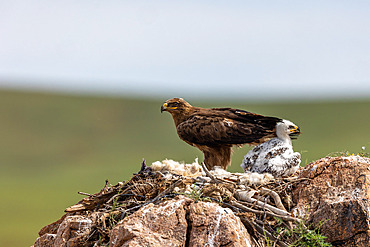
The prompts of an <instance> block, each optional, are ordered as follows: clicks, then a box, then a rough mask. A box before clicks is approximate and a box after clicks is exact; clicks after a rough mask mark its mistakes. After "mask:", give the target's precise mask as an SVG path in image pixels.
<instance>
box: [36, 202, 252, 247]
mask: <svg viewBox="0 0 370 247" xmlns="http://www.w3.org/2000/svg"><path fill="white" fill-rule="evenodd" d="M94 218H99V217H93V216H89V217H86V216H81V215H77V216H67V217H65V218H64V220H63V221H61V222H58V223H57V224H52V226H56V225H58V230H57V231H56V233H54V234H52V233H45V234H43V235H41V236H40V237H39V238H38V239H37V240H36V242H35V245H34V247H41V246H88V245H86V239H87V238H88V236H89V235H90V234H91V226H92V225H93V224H96V223H97V222H95V221H94ZM49 228H50V227H49ZM109 246H111V247H118V246H125V247H134V246H135V247H136V246H153V247H156V246H158V247H163V246H189V247H191V246H194V247H197V246H199V247H200V246H202V247H203V246H228V247H232V246H254V245H253V244H252V240H251V237H250V236H249V234H248V231H247V230H246V229H245V227H244V225H243V224H242V222H241V221H240V219H239V217H237V216H235V214H234V213H233V212H232V211H231V210H230V209H226V208H222V207H221V206H219V205H218V204H216V203H211V202H195V201H194V200H192V199H189V198H187V197H184V196H178V197H177V198H176V199H173V200H168V201H164V202H162V203H160V204H158V205H154V204H152V203H150V204H148V205H146V206H144V207H142V208H141V209H140V210H138V211H136V212H135V213H134V214H132V215H130V216H128V217H126V218H125V219H123V220H122V221H120V222H118V223H117V224H116V225H115V227H114V228H113V229H112V230H111V232H110V242H109Z"/></svg>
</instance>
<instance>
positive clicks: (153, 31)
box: [0, 0, 370, 100]
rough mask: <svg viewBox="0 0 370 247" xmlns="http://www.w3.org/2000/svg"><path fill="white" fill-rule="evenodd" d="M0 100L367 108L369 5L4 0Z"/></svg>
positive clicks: (1, 7) (0, 19)
mask: <svg viewBox="0 0 370 247" xmlns="http://www.w3.org/2000/svg"><path fill="white" fill-rule="evenodd" d="M0 10H1V15H0V88H1V87H26V88H36V89H47V90H64V91H70V92H93V93H112V94H129V95H133V94H139V95H147V96H163V97H171V96H176V97H179V96H181V97H187V98H189V97H223V98H239V99H248V98H251V99H261V100H268V99H270V98H292V97H293V98H326V97H328V98H333V97H370V1H365V0H364V1H356V0H353V1H341V0H332V1H324V0H321V1H289V0H285V1H281V0H274V1H263V0H261V1H217V0H212V1H211V0H207V1H206V0H203V1H201V0H197V1H195V0H194V1H189V0H188V1H176V0H168V1H163V0H156V1H153V0H151V1H140V0H138V1H125V0H117V1H114V0H104V1H102V0H63V1H58V0H54V1H50V0H45V1H41V0H12V1H1V3H0Z"/></svg>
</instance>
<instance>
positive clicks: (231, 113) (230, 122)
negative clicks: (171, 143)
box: [177, 108, 279, 146]
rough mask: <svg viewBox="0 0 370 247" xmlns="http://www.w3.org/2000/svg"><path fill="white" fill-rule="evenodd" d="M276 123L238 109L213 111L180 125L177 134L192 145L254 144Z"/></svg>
mask: <svg viewBox="0 0 370 247" xmlns="http://www.w3.org/2000/svg"><path fill="white" fill-rule="evenodd" d="M277 120H279V119H278V118H269V117H264V116H261V115H258V114H253V113H249V112H246V111H242V110H237V109H231V108H213V109H206V110H202V111H199V112H195V113H194V114H193V115H192V116H190V117H189V118H188V119H187V120H186V121H184V122H182V123H180V124H179V125H178V126H177V132H178V135H179V136H180V138H181V139H183V140H184V141H186V142H189V143H193V144H200V145H209V146H212V145H221V144H244V143H253V142H255V141H256V140H258V139H260V138H263V137H264V136H266V135H271V134H272V133H273V130H274V128H275V125H276V122H277Z"/></svg>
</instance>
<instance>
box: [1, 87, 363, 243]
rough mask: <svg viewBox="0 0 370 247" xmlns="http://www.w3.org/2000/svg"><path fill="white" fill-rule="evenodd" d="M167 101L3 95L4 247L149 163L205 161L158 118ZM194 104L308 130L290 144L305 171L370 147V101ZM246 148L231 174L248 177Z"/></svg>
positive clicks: (165, 118)
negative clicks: (274, 118) (338, 154)
mask: <svg viewBox="0 0 370 247" xmlns="http://www.w3.org/2000/svg"><path fill="white" fill-rule="evenodd" d="M176 96H177V95H176ZM165 100H166V98H159V99H144V98H141V99H128V98H109V97H92V96H89V97H87V96H84V97H82V96H68V95H56V94H45V93H22V92H12V91H0V112H1V115H0V138H1V141H0V145H1V147H0V168H1V173H0V186H1V187H0V188H1V190H0V191H1V197H0V198H1V204H0V214H1V225H0V246H30V245H32V244H33V242H34V240H35V239H36V238H37V237H38V235H37V233H38V231H39V230H40V229H41V228H42V227H43V226H44V225H47V224H49V223H51V222H53V221H55V220H57V219H59V217H61V216H62V215H63V211H64V209H65V208H67V207H69V206H71V205H73V204H74V203H76V202H77V201H79V200H81V199H82V198H83V197H82V196H81V195H78V194H77V192H78V191H83V192H87V193H96V192H98V191H99V190H100V189H101V188H102V187H103V186H104V184H105V180H106V179H108V180H109V182H110V183H111V184H116V183H117V182H119V181H124V180H128V179H129V178H130V177H131V175H132V173H134V172H137V171H138V170H139V169H140V163H141V161H142V159H143V158H145V159H146V161H147V164H151V163H152V162H154V161H157V160H163V159H166V158H168V159H174V160H177V161H185V162H192V161H193V160H194V159H195V158H196V157H199V159H200V161H201V160H202V159H203V156H202V153H201V152H200V151H198V150H197V149H196V148H193V147H191V146H189V145H187V144H186V143H184V142H183V141H181V140H180V139H179V138H178V136H177V134H176V130H175V127H174V124H173V121H172V118H171V116H170V114H168V113H162V114H161V113H160V106H161V104H162V103H163V101H165ZM190 103H192V104H193V105H197V106H202V107H227V106H230V107H237V108H241V109H245V110H248V111H251V112H255V113H259V114H264V115H270V116H278V117H281V118H285V119H289V120H291V121H293V122H294V123H296V124H297V125H299V126H300V128H301V130H302V134H301V136H299V138H298V140H296V141H294V142H293V144H294V149H295V150H296V151H299V152H301V153H302V165H306V164H308V163H309V162H311V161H314V160H316V159H319V158H321V157H324V156H326V155H327V154H329V153H331V152H337V151H349V152H350V153H359V152H362V150H361V147H363V146H365V147H367V149H370V128H369V124H370V100H353V101H348V100H347V101H336V102H333V101H328V102H325V101H322V102H293V101H292V102H287V103H279V102H276V103H275V102H269V103H252V102H248V101H247V100H246V101H245V102H242V101H240V100H239V101H238V102H231V101H230V102H225V101H224V102H218V101H217V100H216V99H215V100H214V101H209V100H208V101H205V100H204V101H191V102H190ZM249 149H250V148H249V147H248V146H245V147H243V148H241V149H235V152H234V155H233V161H232V165H231V167H230V168H229V170H230V171H233V172H241V168H240V166H239V165H240V163H241V161H242V159H243V156H244V155H245V154H246V153H247V152H248V150H249ZM365 151H368V150H365Z"/></svg>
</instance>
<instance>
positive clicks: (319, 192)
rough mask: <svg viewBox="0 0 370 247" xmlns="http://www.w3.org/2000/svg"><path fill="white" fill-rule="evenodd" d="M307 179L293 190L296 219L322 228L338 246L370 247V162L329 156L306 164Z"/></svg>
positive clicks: (367, 159) (305, 175)
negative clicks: (304, 219)
mask: <svg viewBox="0 0 370 247" xmlns="http://www.w3.org/2000/svg"><path fill="white" fill-rule="evenodd" d="M300 178H307V179H308V180H306V181H302V182H301V183H299V184H298V186H297V188H296V189H295V190H294V191H293V200H294V201H295V202H296V203H297V205H296V207H295V208H294V209H293V213H294V214H295V216H296V217H299V218H307V223H308V224H312V225H315V226H317V225H321V224H322V226H321V227H320V230H321V233H322V234H323V235H325V236H326V237H327V240H328V241H329V242H331V243H332V244H333V245H338V246H364V247H365V246H370V235H369V230H370V222H369V208H370V204H369V199H370V159H369V158H363V157H360V156H349V157H326V158H322V159H320V160H317V161H316V162H313V163H311V164H309V165H307V166H306V167H305V168H304V169H303V170H302V171H301V173H300Z"/></svg>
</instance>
